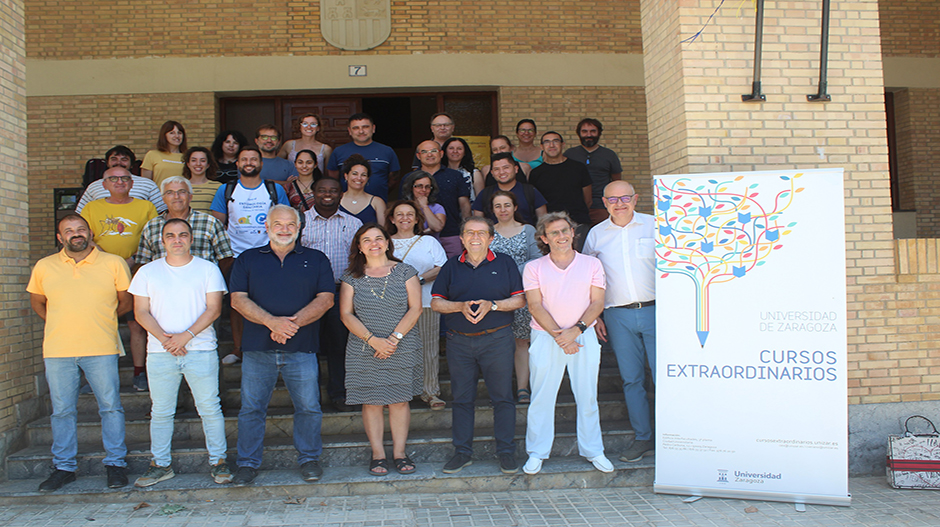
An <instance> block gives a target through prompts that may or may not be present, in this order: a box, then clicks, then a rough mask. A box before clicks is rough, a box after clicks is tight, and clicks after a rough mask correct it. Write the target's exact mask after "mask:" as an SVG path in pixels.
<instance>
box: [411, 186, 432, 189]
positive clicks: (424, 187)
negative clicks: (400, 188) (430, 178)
mask: <svg viewBox="0 0 940 527" xmlns="http://www.w3.org/2000/svg"><path fill="white" fill-rule="evenodd" d="M411 188H420V189H429V188H431V185H412V186H411Z"/></svg>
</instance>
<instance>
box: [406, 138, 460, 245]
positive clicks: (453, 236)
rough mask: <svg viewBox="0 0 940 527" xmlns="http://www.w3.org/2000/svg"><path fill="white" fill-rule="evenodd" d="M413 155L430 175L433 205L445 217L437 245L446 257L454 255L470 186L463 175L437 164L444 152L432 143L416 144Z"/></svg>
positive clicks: (439, 163)
mask: <svg viewBox="0 0 940 527" xmlns="http://www.w3.org/2000/svg"><path fill="white" fill-rule="evenodd" d="M416 153H417V155H418V159H419V160H421V170H424V171H425V172H427V173H428V174H431V175H432V176H434V181H436V182H437V187H438V189H439V190H438V194H437V202H438V203H439V204H440V205H441V206H442V207H444V212H445V213H446V214H447V218H446V219H445V220H444V229H443V230H442V231H441V233H440V238H439V240H440V242H441V246H442V247H444V252H446V253H447V257H448V258H450V257H453V256H456V255H458V254H460V251H461V245H460V242H461V240H460V222H461V221H463V219H464V218H466V217H468V216H470V185H468V184H467V180H465V179H464V178H463V174H461V173H460V172H457V171H456V170H454V169H452V168H447V167H445V166H443V165H442V164H441V159H443V157H444V153H443V152H442V151H441V147H440V145H438V144H437V143H435V142H434V141H424V142H423V143H421V144H419V145H418V149H417V152H416Z"/></svg>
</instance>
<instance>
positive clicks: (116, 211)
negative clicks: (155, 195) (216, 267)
mask: <svg viewBox="0 0 940 527" xmlns="http://www.w3.org/2000/svg"><path fill="white" fill-rule="evenodd" d="M101 180H102V181H103V182H104V183H103V184H104V188H105V190H107V191H108V193H109V196H108V197H107V198H104V199H98V200H95V201H92V202H91V203H89V204H88V205H86V206H85V208H83V209H82V217H83V218H85V220H87V221H88V225H89V226H90V227H91V231H92V233H93V234H94V241H95V245H96V246H97V247H98V248H99V249H101V250H102V251H104V252H106V253H111V254H116V255H118V256H120V257H121V258H124V260H125V261H126V262H127V265H128V266H132V265H134V256H135V255H136V254H137V246H138V245H139V243H140V235H141V233H142V232H143V230H144V226H146V225H147V222H149V221H150V220H152V219H153V218H155V217H156V216H157V209H156V208H155V207H154V206H153V203H151V202H149V201H147V200H144V199H137V198H134V197H132V196H131V195H130V192H131V188H132V187H133V186H134V180H133V179H132V176H131V173H130V172H129V171H128V170H127V169H126V168H123V167H113V168H109V169H107V170H105V171H104V175H103V176H102V177H101ZM125 320H126V321H127V327H128V329H129V330H130V333H131V357H133V359H134V388H135V389H136V390H137V391H139V392H146V391H147V390H148V385H147V374H146V360H147V331H146V330H144V328H142V327H141V326H140V324H138V323H137V322H136V321H135V320H134V314H133V311H132V312H130V313H128V314H127V317H126V319H125Z"/></svg>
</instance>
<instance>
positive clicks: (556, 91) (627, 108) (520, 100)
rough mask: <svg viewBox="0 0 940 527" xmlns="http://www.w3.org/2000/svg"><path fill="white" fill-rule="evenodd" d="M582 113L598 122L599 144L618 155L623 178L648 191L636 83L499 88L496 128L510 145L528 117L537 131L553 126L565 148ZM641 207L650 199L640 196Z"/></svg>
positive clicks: (573, 140) (642, 105) (641, 100)
mask: <svg viewBox="0 0 940 527" xmlns="http://www.w3.org/2000/svg"><path fill="white" fill-rule="evenodd" d="M585 117H593V118H595V119H598V120H599V121H600V122H601V124H603V125H604V133H603V136H602V137H601V145H603V146H605V147H607V148H610V149H611V150H613V151H614V152H616V153H617V155H618V156H620V163H621V165H622V166H623V178H624V179H625V180H627V181H630V182H631V183H634V184H635V185H636V186H637V190H639V191H640V192H641V193H643V194H645V195H647V196H648V195H649V189H651V188H652V178H651V177H650V163H649V146H648V144H647V139H646V137H647V132H646V98H645V96H644V93H643V88H642V87H618V88H607V87H590V86H581V87H555V86H526V87H503V88H501V89H500V92H499V132H500V133H501V134H504V135H506V136H508V137H509V138H510V139H512V142H513V144H518V143H519V140H518V138H517V137H516V123H517V122H519V119H525V118H528V119H533V120H534V121H535V122H536V125H537V126H538V131H539V135H541V134H542V133H544V132H547V131H548V130H555V131H556V132H558V133H560V134H562V136H563V137H564V138H565V147H566V148H571V147H573V146H577V145H578V144H580V143H579V141H578V137H577V134H576V133H575V131H574V128H575V126H576V125H577V124H578V121H580V120H581V119H583V118H585ZM537 140H538V137H537V138H536V141H537ZM644 207H645V208H646V209H649V210H651V209H652V202H651V201H650V200H643V201H642V202H641V203H640V208H641V209H643V208H644ZM649 210H647V211H646V212H649Z"/></svg>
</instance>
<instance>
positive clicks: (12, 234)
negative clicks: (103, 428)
mask: <svg viewBox="0 0 940 527" xmlns="http://www.w3.org/2000/svg"><path fill="white" fill-rule="evenodd" d="M0 19H2V20H3V24H0V42H2V43H3V44H2V46H0V225H2V226H3V228H2V229H0V248H2V250H0V432H4V431H7V430H9V429H11V428H13V427H14V426H15V425H17V424H22V423H17V418H16V408H15V405H16V404H17V403H19V402H21V401H23V400H25V399H28V398H30V397H32V396H33V395H34V394H35V385H34V384H33V382H32V381H33V375H35V374H36V373H37V372H38V371H41V367H40V365H41V361H40V359H39V358H38V357H37V356H36V354H35V353H34V349H35V345H36V344H37V343H38V340H37V337H38V335H37V330H38V327H37V326H38V325H37V324H36V323H35V322H36V321H37V319H36V317H34V316H32V310H31V309H30V307H29V295H28V294H27V293H26V282H27V281H28V280H29V259H28V255H29V236H28V231H27V229H28V226H27V221H26V216H27V208H26V195H27V191H28V188H27V184H26V76H25V64H24V62H23V61H24V58H25V51H24V33H23V31H24V29H23V2H22V1H21V0H0ZM5 446H6V445H5V441H2V440H0V452H3V451H4V450H5ZM0 456H2V454H0Z"/></svg>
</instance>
